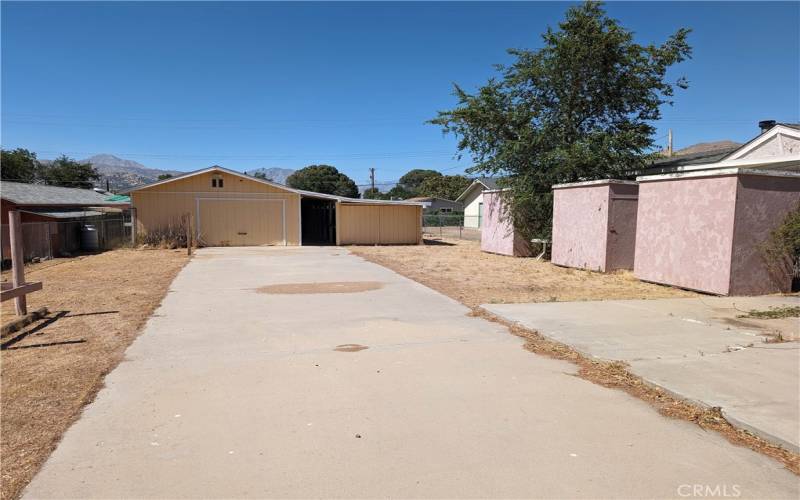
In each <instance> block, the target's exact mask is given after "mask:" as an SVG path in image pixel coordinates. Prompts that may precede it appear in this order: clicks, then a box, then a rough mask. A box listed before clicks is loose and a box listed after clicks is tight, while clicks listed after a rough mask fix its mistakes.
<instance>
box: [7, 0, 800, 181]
mask: <svg viewBox="0 0 800 500" xmlns="http://www.w3.org/2000/svg"><path fill="white" fill-rule="evenodd" d="M569 5H570V4H567V3H435V4H434V3H322V4H321V3H294V4H284V3H235V4H232V3H225V4H222V3H165V2H157V3H156V2H154V3H94V2H89V3H56V4H51V3H12V2H3V3H2V145H3V147H4V148H14V147H26V148H28V149H31V150H33V151H36V152H37V153H38V154H39V157H40V158H52V157H55V156H56V155H57V154H59V153H66V154H68V155H69V156H73V157H76V158H85V157H87V156H90V155H92V154H96V153H111V154H115V155H118V156H121V157H124V158H129V159H133V160H136V161H138V162H140V163H143V164H145V165H147V166H151V167H156V168H171V169H177V170H193V169H196V168H201V167H205V166H208V165H212V164H215V163H216V164H220V165H223V166H226V167H229V168H234V169H237V170H247V169H253V168H256V167H286V168H299V167H303V166H305V165H309V164H314V163H327V164H331V165H334V166H336V167H338V168H339V169H340V170H342V171H344V172H345V173H347V174H348V175H350V176H351V177H352V178H354V179H355V180H356V181H357V182H358V183H360V184H361V183H365V182H366V181H367V179H368V170H367V169H368V168H369V167H375V168H376V169H377V171H376V177H377V178H378V181H379V182H383V181H391V180H395V179H397V178H398V177H399V176H400V175H402V174H403V173H404V172H406V171H407V170H409V169H412V168H433V169H438V170H443V171H445V172H446V173H456V172H460V171H462V170H463V168H465V167H467V166H469V161H468V160H462V161H461V162H458V161H456V160H454V159H453V155H454V153H455V139H454V138H453V137H447V136H442V134H441V131H440V129H439V128H437V127H435V126H432V125H426V124H424V122H425V120H427V119H429V118H432V117H433V116H434V115H435V113H436V111H437V110H439V109H446V108H449V107H451V106H452V105H453V104H454V103H455V100H454V98H453V96H452V86H451V84H452V82H457V83H459V84H461V85H462V86H464V87H465V88H467V89H470V90H471V89H474V88H476V87H477V86H478V85H480V84H481V83H483V82H485V81H486V80H487V78H489V77H490V76H492V75H493V70H492V66H491V65H492V64H494V63H502V62H508V61H509V59H508V56H507V55H506V54H505V49H506V48H509V47H527V48H536V47H538V46H540V45H541V38H540V34H541V33H542V32H543V31H544V30H545V29H546V27H547V26H548V25H551V26H554V25H555V24H556V23H557V22H558V21H559V20H560V19H561V18H562V17H563V13H564V11H565V10H566V8H567V7H568V6H569ZM607 8H608V11H609V12H610V14H611V15H612V16H614V17H615V18H617V19H619V20H620V21H621V22H622V23H623V25H624V26H626V27H627V28H629V29H632V30H633V31H635V32H636V35H637V41H639V42H641V43H650V42H661V41H663V40H664V39H665V38H666V37H667V36H668V35H669V34H670V33H672V32H674V31H675V30H676V29H677V28H679V27H681V26H687V27H690V28H692V29H693V30H694V31H693V33H692V35H691V36H690V42H691V44H692V45H693V47H694V57H693V59H692V60H691V61H688V62H686V63H683V64H681V65H680V66H678V67H676V68H675V71H674V72H673V73H674V76H678V75H681V74H682V75H686V76H687V77H688V78H689V80H690V82H691V84H690V85H691V86H690V88H689V89H688V90H686V91H678V92H677V94H676V98H675V101H676V103H675V106H674V107H672V108H666V109H665V110H664V120H663V121H662V122H661V123H660V124H659V131H658V134H657V136H658V137H659V138H660V139H659V142H661V143H664V142H665V139H664V138H661V136H664V135H665V134H666V130H667V128H669V127H671V128H673V130H674V134H675V145H676V147H677V148H680V147H683V146H686V145H689V144H692V143H696V142H702V141H712V140H720V139H731V140H736V141H741V142H743V141H746V140H748V139H750V138H751V137H753V136H754V135H755V134H756V133H757V132H758V130H757V127H756V123H757V121H758V120H760V119H777V120H779V121H794V122H798V121H800V33H799V28H798V26H800V4H798V3H797V2H785V3H726V2H717V3H689V2H686V3H674V2H663V3H611V4H609V5H607Z"/></svg>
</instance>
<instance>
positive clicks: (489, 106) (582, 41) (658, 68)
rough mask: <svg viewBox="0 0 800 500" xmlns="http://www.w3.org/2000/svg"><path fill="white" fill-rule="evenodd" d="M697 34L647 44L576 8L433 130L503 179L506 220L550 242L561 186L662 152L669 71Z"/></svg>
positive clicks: (462, 97) (464, 97)
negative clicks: (659, 141) (659, 128)
mask: <svg viewBox="0 0 800 500" xmlns="http://www.w3.org/2000/svg"><path fill="white" fill-rule="evenodd" d="M688 34H689V30H688V29H686V28H681V29H678V30H677V31H676V32H675V33H674V34H673V35H671V36H670V37H669V38H668V39H667V40H666V41H665V42H664V43H663V44H660V45H653V44H651V45H640V44H638V43H636V42H635V41H634V36H633V33H632V32H631V31H629V30H627V29H625V28H624V27H623V26H621V25H620V23H619V22H618V21H616V20H615V19H612V18H610V17H608V15H607V14H606V12H605V10H604V9H603V6H602V4H600V3H596V2H587V3H584V4H582V5H580V6H576V7H571V8H570V9H569V10H567V13H566V16H565V19H564V20H563V21H562V22H561V23H560V24H559V26H558V29H555V30H554V29H551V28H548V30H547V32H546V33H544V35H542V39H543V47H542V48H541V49H538V50H525V49H511V50H509V51H508V52H509V54H510V55H511V56H513V58H514V61H513V63H511V64H510V65H508V66H502V65H500V66H497V69H498V71H499V78H493V79H491V80H489V81H488V82H487V83H486V84H485V85H484V86H482V87H480V88H479V89H478V91H477V92H476V93H474V94H471V93H468V92H467V91H465V90H463V89H462V88H461V87H459V86H458V85H456V86H455V96H456V97H457V98H458V105H457V106H456V107H455V108H454V109H452V110H448V111H440V112H439V114H438V116H437V117H436V118H435V119H433V120H431V123H434V124H437V125H440V126H441V127H442V129H443V132H444V133H453V134H455V135H456V136H457V137H458V151H459V153H458V155H459V157H460V156H461V155H463V154H464V153H466V152H468V154H469V155H471V157H472V160H473V162H474V163H475V166H474V167H473V168H472V169H471V172H473V173H474V172H480V173H485V174H492V175H502V176H503V177H504V180H503V181H502V186H503V187H507V188H509V189H508V191H506V192H504V195H506V200H507V202H508V203H506V206H507V207H508V211H507V212H506V216H510V217H512V219H513V222H514V225H515V226H516V227H517V228H518V229H519V230H521V231H522V232H523V234H525V235H526V236H529V237H549V235H550V225H551V218H552V192H551V186H552V185H553V184H557V183H563V182H575V181H582V180H591V179H600V178H607V177H625V176H629V175H632V173H633V172H635V171H636V170H637V169H639V168H641V167H643V166H645V165H646V163H647V161H648V156H649V155H650V154H651V153H652V152H653V150H654V140H653V135H654V131H655V129H654V127H653V122H654V121H656V120H658V119H659V118H660V117H661V112H660V107H661V106H662V105H663V104H666V103H669V104H672V101H671V98H672V96H673V92H674V89H675V87H679V88H686V87H687V86H688V83H687V81H686V79H685V78H683V77H681V78H677V79H672V80H670V79H669V78H668V76H667V70H668V69H669V68H670V67H671V66H673V65H674V64H676V63H679V62H681V61H683V60H685V59H686V58H688V57H690V55H691V48H690V46H689V44H688V43H687V41H686V38H687V36H688Z"/></svg>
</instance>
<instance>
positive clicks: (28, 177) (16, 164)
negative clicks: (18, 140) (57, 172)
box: [0, 148, 40, 182]
mask: <svg viewBox="0 0 800 500" xmlns="http://www.w3.org/2000/svg"><path fill="white" fill-rule="evenodd" d="M39 169H40V165H39V162H38V160H36V153H33V152H31V151H28V150H27V149H22V148H17V149H14V150H7V149H3V150H0V178H2V179H3V180H4V181H17V182H33V181H34V180H36V178H37V176H38V174H39Z"/></svg>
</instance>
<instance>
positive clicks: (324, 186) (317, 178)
mask: <svg viewBox="0 0 800 500" xmlns="http://www.w3.org/2000/svg"><path fill="white" fill-rule="evenodd" d="M286 184H287V185H288V186H289V187H292V188H295V189H303V190H305V191H314V192H316V193H325V194H334V195H336V196H346V197H348V198H358V186H357V185H356V183H355V182H354V181H353V179H351V178H350V177H348V176H346V175H344V174H343V173H341V172H339V171H338V170H336V168H335V167H332V166H330V165H310V166H308V167H306V168H301V169H300V170H298V171H296V172H294V173H293V174H292V175H290V176H289V177H287V178H286Z"/></svg>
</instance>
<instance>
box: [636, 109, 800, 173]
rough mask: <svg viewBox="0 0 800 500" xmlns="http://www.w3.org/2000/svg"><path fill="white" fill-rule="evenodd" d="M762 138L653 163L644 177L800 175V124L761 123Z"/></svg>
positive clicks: (766, 121) (757, 137)
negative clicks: (749, 172)
mask: <svg viewBox="0 0 800 500" xmlns="http://www.w3.org/2000/svg"><path fill="white" fill-rule="evenodd" d="M758 125H759V127H760V128H761V134H759V135H757V136H756V137H754V138H753V139H751V140H750V141H748V142H747V143H745V144H742V145H740V146H736V147H733V148H726V149H724V150H716V151H704V152H701V153H694V154H689V155H676V156H673V157H671V158H662V159H660V160H656V161H655V162H653V164H652V166H650V167H648V168H646V169H644V171H642V172H640V175H658V174H672V173H681V172H694V171H699V170H720V169H726V168H743V169H761V170H786V171H794V172H798V171H800V124H797V123H777V122H775V121H774V120H764V121H761V122H759V124H758Z"/></svg>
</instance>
